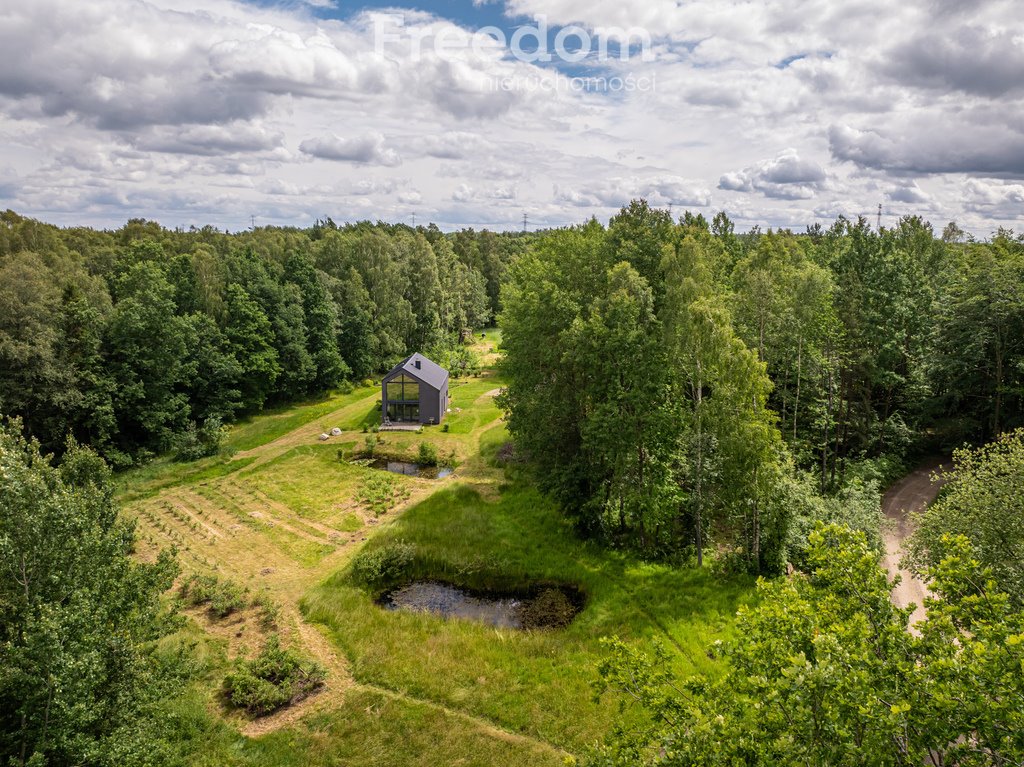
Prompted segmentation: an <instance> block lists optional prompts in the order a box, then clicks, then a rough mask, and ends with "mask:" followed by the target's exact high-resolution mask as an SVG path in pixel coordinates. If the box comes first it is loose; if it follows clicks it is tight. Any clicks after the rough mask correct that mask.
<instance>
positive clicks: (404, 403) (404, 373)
mask: <svg viewBox="0 0 1024 767" xmlns="http://www.w3.org/2000/svg"><path fill="white" fill-rule="evenodd" d="M447 410H448V371H447V370H445V369H444V368H443V367H441V366H440V365H438V364H437V363H436V362H431V361H430V360H428V359H427V358H426V357H424V356H423V355H422V354H419V353H417V354H413V355H411V356H409V357H406V358H405V359H404V360H402V361H401V362H399V363H398V364H397V365H395V366H394V367H393V368H391V371H390V372H389V373H388V374H387V375H386V376H384V380H383V381H382V382H381V415H382V417H383V420H384V423H388V422H391V423H403V422H404V423H409V422H412V423H423V424H435V423H441V420H442V419H443V418H444V414H445V412H446V411H447Z"/></svg>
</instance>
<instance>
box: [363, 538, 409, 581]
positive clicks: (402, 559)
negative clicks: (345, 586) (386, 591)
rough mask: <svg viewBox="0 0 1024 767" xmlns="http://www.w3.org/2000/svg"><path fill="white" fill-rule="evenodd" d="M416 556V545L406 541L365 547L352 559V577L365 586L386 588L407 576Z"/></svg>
mask: <svg viewBox="0 0 1024 767" xmlns="http://www.w3.org/2000/svg"><path fill="white" fill-rule="evenodd" d="M415 556H416V547H415V546H413V545H412V544H411V543H405V542H404V541H396V542H395V543H389V544H386V545H384V546H382V547H380V548H378V549H372V550H369V551H367V550H365V549H364V550H363V551H361V552H359V554H357V555H356V557H355V558H354V559H353V560H352V578H353V580H355V581H356V582H357V583H361V584H363V585H365V586H370V587H372V588H385V587H387V586H390V585H393V584H395V583H398V582H399V581H401V580H402V579H403V578H404V577H406V575H407V574H408V572H409V567H410V565H412V562H413V559H414V558H415Z"/></svg>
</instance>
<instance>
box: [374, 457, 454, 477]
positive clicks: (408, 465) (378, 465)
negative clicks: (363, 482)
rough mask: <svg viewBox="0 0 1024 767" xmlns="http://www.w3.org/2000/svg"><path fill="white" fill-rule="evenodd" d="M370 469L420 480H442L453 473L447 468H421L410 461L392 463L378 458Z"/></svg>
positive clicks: (388, 459)
mask: <svg viewBox="0 0 1024 767" xmlns="http://www.w3.org/2000/svg"><path fill="white" fill-rule="evenodd" d="M370 468H371V469H383V470H384V471H390V472H391V473H393V474H404V475H405V476H407V477H419V478H420V479H444V478H445V477H450V476H451V475H452V472H453V471H454V469H452V468H451V467H449V466H422V465H420V464H418V463H412V462H410V461H393V460H391V459H390V458H378V459H376V460H374V461H372V462H371V463H370Z"/></svg>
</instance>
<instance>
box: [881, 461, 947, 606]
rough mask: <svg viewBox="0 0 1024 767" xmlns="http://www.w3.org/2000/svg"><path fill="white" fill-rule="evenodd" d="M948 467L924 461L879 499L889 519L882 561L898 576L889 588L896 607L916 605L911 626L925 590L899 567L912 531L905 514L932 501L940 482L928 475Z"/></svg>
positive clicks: (922, 507)
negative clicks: (896, 583) (892, 586)
mask: <svg viewBox="0 0 1024 767" xmlns="http://www.w3.org/2000/svg"><path fill="white" fill-rule="evenodd" d="M948 468H949V464H948V463H943V462H942V459H934V460H932V461H928V462H927V463H924V464H922V465H921V466H919V467H918V468H917V469H915V470H914V471H912V472H911V473H910V474H908V475H907V476H905V477H904V478H903V479H901V480H900V481H899V482H897V483H896V484H895V485H893V486H892V487H890V488H889V489H888V490H887V491H886V493H885V496H884V497H883V498H882V510H883V511H884V512H885V516H886V517H888V518H889V519H890V520H891V521H892V524H891V525H890V526H889V528H888V529H886V530H885V531H884V533H883V537H884V539H885V556H884V557H883V559H882V562H883V564H884V565H885V569H886V570H888V571H889V576H890V577H893V576H895V575H897V574H898V575H899V576H900V577H901V578H902V581H901V582H900V584H899V585H898V586H897V587H896V588H895V589H893V593H892V600H893V602H895V603H896V604H897V605H898V606H899V607H906V606H907V605H909V604H910V603H911V602H913V603H914V604H915V605H917V609H916V610H915V611H914V614H913V615H912V616H910V625H911V626H913V625H914V624H915V623H917V622H918V621H920V620H923V619H924V598H925V596H926V595H927V594H928V589H927V588H925V585H924V583H922V582H921V581H920V580H918V579H917V578H915V577H914V576H913V575H912V574H911V573H910V572H909V571H907V570H903V569H901V568H900V559H901V558H902V557H903V543H904V541H906V539H907V538H908V537H909V536H910V533H911V531H912V528H911V525H910V521H909V519H908V515H909V514H912V513H915V512H918V511H922V510H924V509H925V508H926V507H927V506H928V504H930V503H931V502H932V501H934V500H935V496H937V495H938V494H939V490H940V489H941V488H942V484H943V483H942V482H941V481H940V482H933V481H932V475H933V474H934V473H935V472H937V471H938V470H940V469H948Z"/></svg>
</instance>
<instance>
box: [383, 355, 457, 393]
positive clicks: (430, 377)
mask: <svg viewBox="0 0 1024 767" xmlns="http://www.w3.org/2000/svg"><path fill="white" fill-rule="evenodd" d="M417 362H419V363H420V365H419V367H416V363H417ZM400 373H406V374H408V375H411V376H412V377H413V378H417V379H419V380H420V381H422V382H423V383H425V384H427V386H430V387H432V388H434V389H437V390H438V391H440V390H441V387H442V386H444V384H445V381H447V380H448V371H447V370H445V369H444V368H443V367H441V366H440V365H438V364H437V363H436V362H432V361H431V360H428V359H427V358H426V357H424V356H423V355H422V354H420V353H419V352H416V353H415V354H410V355H409V356H408V357H406V358H405V359H404V360H402V361H401V362H399V363H398V364H397V365H395V366H394V367H393V368H391V370H390V371H389V372H388V374H387V375H386V376H384V381H385V382H386V381H390V380H391V379H392V378H394V377H395V376H397V375H398V374H400Z"/></svg>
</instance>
